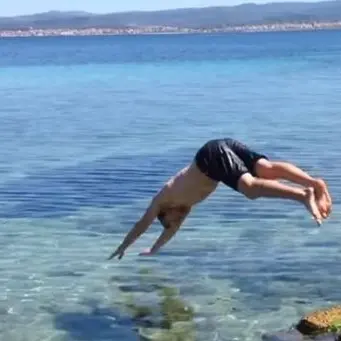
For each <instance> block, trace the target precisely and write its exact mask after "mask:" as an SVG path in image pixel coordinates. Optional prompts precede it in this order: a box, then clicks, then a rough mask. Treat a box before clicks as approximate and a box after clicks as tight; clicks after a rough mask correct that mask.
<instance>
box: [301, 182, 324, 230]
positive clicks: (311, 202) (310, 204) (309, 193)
mask: <svg viewBox="0 0 341 341" xmlns="http://www.w3.org/2000/svg"><path fill="white" fill-rule="evenodd" d="M304 192H305V195H306V196H305V200H304V205H305V206H306V208H307V210H308V211H309V212H310V213H311V214H312V216H313V218H314V219H315V220H316V222H317V224H318V225H321V224H322V215H321V213H320V210H319V208H318V206H317V203H316V198H315V193H314V189H313V188H306V189H305V190H304Z"/></svg>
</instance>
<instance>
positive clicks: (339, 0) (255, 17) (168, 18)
mask: <svg viewBox="0 0 341 341" xmlns="http://www.w3.org/2000/svg"><path fill="white" fill-rule="evenodd" d="M338 20H341V0H334V1H321V2H313V3H308V2H294V3H293V2H283V3H268V4H263V5H256V4H253V3H248V4H243V5H238V6H226V7H205V8H186V9H173V10H163V11H149V12H147V11H146V12H142V11H141V12H138V11H136V12H121V13H110V14H92V13H87V12H59V11H50V12H46V13H39V14H33V15H26V16H17V17H0V29H25V28H29V27H32V28H35V29H37V28H43V29H44V28H45V29H46V28H52V29H58V28H75V29H77V28H78V29H80V28H88V27H95V28H96V27H97V28H99V27H100V28H126V27H142V26H173V27H174V26H176V27H179V28H215V27H222V26H231V25H250V24H269V23H283V22H285V23H289V22H310V21H319V22H331V21H338Z"/></svg>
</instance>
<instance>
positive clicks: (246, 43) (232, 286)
mask: <svg viewBox="0 0 341 341" xmlns="http://www.w3.org/2000/svg"><path fill="white" fill-rule="evenodd" d="M340 75H341V33H340V32H338V31H335V32H312V33H308V32H306V33H269V34H240V35H232V34H231V35H207V36H204V35H202V36H196V35H188V36H186V35H183V36H177V35H174V36H173V35H172V36H139V37H98V38H93V37H92V38H91V37H85V38H39V39H36V38H32V39H31V38H28V39H4V40H0V77H1V82H0V103H1V106H0V122H1V124H0V145H1V149H0V198H1V206H0V218H1V230H0V234H1V238H0V243H1V247H0V322H1V323H0V338H1V339H2V340H6V341H19V340H20V341H23V340H29V341H36V340H37V341H38V340H39V341H41V340H51V341H60V340H72V341H74V340H76V341H78V340H79V341H88V340H89V341H90V340H91V341H92V340H96V341H102V340H127V341H133V340H139V336H138V333H137V332H136V330H135V327H136V321H133V320H132V319H131V318H130V315H129V314H128V313H127V311H126V310H125V309H123V306H124V302H125V301H126V295H131V294H133V296H134V299H135V301H136V302H137V303H138V302H140V301H141V300H144V301H145V302H144V303H145V304H148V305H150V306H152V307H153V308H155V309H156V308H157V302H158V301H157V297H156V289H155V286H153V285H151V286H149V287H148V285H147V288H146V287H145V285H143V283H142V284H141V278H142V281H143V280H144V281H148V280H149V281H152V283H154V282H155V281H156V282H157V283H159V284H158V285H164V286H170V287H173V288H177V289H178V290H179V293H180V296H181V298H182V299H183V300H185V302H187V304H189V305H190V306H192V307H193V308H194V310H195V319H194V321H195V330H196V339H197V340H212V341H213V340H215V341H218V340H260V337H261V334H262V333H263V332H271V331H276V330H278V329H282V328H284V329H286V328H289V327H290V326H291V325H292V324H293V323H296V322H297V321H298V319H299V318H300V317H301V315H302V314H303V313H305V312H307V311H310V310H311V309H314V308H317V307H321V306H324V305H327V304H330V303H338V302H339V301H340V290H339V288H340V280H341V275H340V273H341V271H340V270H341V265H340V264H341V262H340V260H341V256H340V254H341V253H340V251H341V245H340V242H339V241H340V237H341V231H340V228H339V227H340V221H341V215H340V213H339V207H340V200H339V194H340V192H341V186H340V183H339V176H340V167H341V161H340V157H339V155H340V128H341V113H340V108H341V96H340V95H339V94H340V93H341V78H340ZM219 136H232V137H235V138H238V139H240V140H242V141H243V142H246V143H247V144H249V145H250V146H252V147H253V148H256V149H257V150H260V151H261V152H264V153H266V154H267V155H269V157H272V158H280V159H286V160H290V161H292V162H294V163H296V164H298V165H299V166H301V167H303V168H304V169H306V170H307V171H309V172H310V173H311V174H313V175H316V176H322V177H324V178H325V179H326V181H327V182H328V184H329V186H330V191H331V194H332V196H333V200H334V205H333V214H332V216H331V218H330V220H328V221H327V222H326V223H325V224H324V225H323V227H322V228H320V229H318V228H316V227H315V225H314V223H313V222H312V221H311V219H310V217H309V216H308V215H307V214H306V211H305V210H304V208H303V207H301V206H299V205H296V204H294V203H291V202H284V201H280V200H266V199H264V200H259V201H252V202H251V201H248V200H246V199H244V198H243V197H242V196H241V195H239V194H237V193H235V192H232V191H231V190H230V189H228V188H226V187H224V186H220V187H219V188H218V190H217V192H216V193H215V194H214V195H213V196H212V197H210V198H209V200H207V201H206V202H204V203H202V204H200V205H199V206H198V207H196V209H195V210H194V211H193V213H192V214H191V216H190V217H189V218H188V220H187V221H186V223H185V225H184V227H183V229H182V230H181V231H180V232H179V233H178V235H177V236H176V237H175V238H174V239H173V240H172V241H171V243H169V244H168V245H167V246H166V247H165V248H164V249H163V250H162V251H161V252H160V253H159V254H158V255H156V256H154V257H151V258H140V257H138V256H137V254H138V252H139V251H140V250H141V249H143V248H145V247H148V246H150V245H151V243H152V242H153V241H154V240H155V238H157V236H158V234H159V233H160V231H161V229H160V226H159V225H158V224H157V223H155V224H154V225H153V226H152V228H151V229H150V230H149V231H148V233H146V235H145V236H144V237H143V238H141V239H140V240H139V241H138V242H137V243H136V244H134V245H133V246H132V247H131V248H130V249H129V252H127V255H126V257H125V258H123V259H122V260H121V261H120V262H118V261H116V260H115V261H111V262H107V261H106V257H107V256H108V255H109V254H110V253H111V251H112V250H113V249H114V248H116V246H117V245H118V244H119V243H120V242H121V240H122V238H123V237H124V235H125V233H126V232H127V231H128V230H129V229H130V228H131V226H132V224H133V223H134V222H135V221H136V219H138V217H139V216H140V215H141V214H142V213H143V210H144V209H145V207H146V205H147V204H148V202H149V200H150V198H151V196H152V195H153V193H154V192H155V191H156V190H157V189H158V188H159V186H161V185H162V183H163V182H164V181H166V180H167V178H168V176H170V175H172V174H173V173H174V172H175V171H177V170H179V169H180V168H181V167H182V166H184V165H185V164H186V163H187V162H189V161H191V159H192V157H193V155H194V153H195V152H196V149H197V148H198V147H199V146H200V145H201V144H202V143H204V142H205V141H206V139H209V138H215V137H219ZM141 271H142V272H143V274H141ZM147 271H152V274H153V276H155V277H156V279H155V278H154V277H153V278H150V275H148V274H146V272H147ZM137 303H136V304H137ZM140 332H141V333H144V334H145V335H146V334H150V333H151V334H153V333H154V331H151V330H148V329H147V330H140ZM154 334H155V333H154Z"/></svg>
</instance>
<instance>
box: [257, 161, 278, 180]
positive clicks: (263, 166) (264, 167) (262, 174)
mask: <svg viewBox="0 0 341 341" xmlns="http://www.w3.org/2000/svg"><path fill="white" fill-rule="evenodd" d="M255 174H256V175H257V177H259V178H262V179H270V180H271V179H275V178H276V174H275V170H274V167H273V164H272V162H271V161H269V160H267V159H264V158H262V159H259V160H258V161H257V162H256V164H255Z"/></svg>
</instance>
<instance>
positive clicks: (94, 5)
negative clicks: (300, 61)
mask: <svg viewBox="0 0 341 341" xmlns="http://www.w3.org/2000/svg"><path fill="white" fill-rule="evenodd" d="M279 1H294V0H249V1H243V0H123V1H122V0H0V16H1V17H5V16H14V15H22V14H33V13H40V12H47V11H51V10H58V11H87V12H92V13H108V12H123V11H131V10H143V11H144V10H160V9H170V8H181V7H182V8H183V7H206V6H231V5H237V4H242V3H247V2H254V3H266V2H279Z"/></svg>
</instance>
